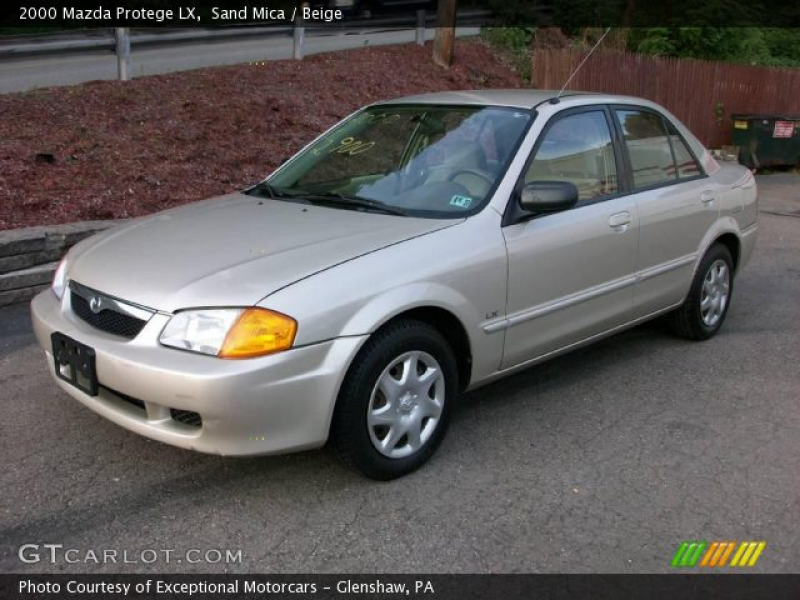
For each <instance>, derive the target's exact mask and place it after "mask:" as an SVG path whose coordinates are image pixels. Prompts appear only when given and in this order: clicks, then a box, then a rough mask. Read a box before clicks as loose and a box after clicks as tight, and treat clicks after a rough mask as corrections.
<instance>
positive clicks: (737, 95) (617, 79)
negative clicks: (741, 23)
mask: <svg viewBox="0 0 800 600" xmlns="http://www.w3.org/2000/svg"><path fill="white" fill-rule="evenodd" d="M585 56H586V51H585V50H580V49H573V48H562V49H536V50H535V51H534V54H533V69H532V79H533V82H532V83H533V85H534V87H536V88H539V89H556V90H558V89H561V86H563V85H564V82H566V81H567V79H568V78H569V76H570V73H572V71H573V70H574V69H575V67H576V66H577V65H579V64H580V62H581V61H582V60H583V59H584V57H585ZM569 89H570V90H582V91H587V92H603V93H609V94H624V95H630V96H640V97H642V98H647V99H648V100H653V101H654V102H658V103H659V104H661V105H662V106H665V107H666V108H667V109H668V110H669V111H671V112H672V113H673V114H674V115H675V116H677V117H678V118H679V119H680V120H681V121H683V122H684V124H686V126H687V127H689V129H691V130H692V132H693V133H694V134H695V135H696V136H697V137H698V138H699V139H700V140H701V141H702V142H703V143H704V144H706V145H707V146H709V147H712V148H718V147H720V146H722V145H723V144H730V142H731V129H732V127H733V123H732V121H731V115H732V114H742V113H758V114H761V113H776V114H791V115H797V116H799V117H800V69H789V68H774V67H753V66H749V65H738V64H732V63H723V62H713V61H705V60H693V59H678V58H658V57H653V56H646V55H642V54H632V53H627V52H595V54H593V55H592V56H591V57H590V58H589V60H588V61H586V64H585V65H583V68H582V69H581V70H580V71H579V72H578V73H577V75H575V77H574V78H573V79H572V81H571V82H570V84H569Z"/></svg>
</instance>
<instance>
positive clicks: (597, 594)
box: [0, 574, 800, 600]
mask: <svg viewBox="0 0 800 600" xmlns="http://www.w3.org/2000/svg"><path fill="white" fill-rule="evenodd" d="M0 597H1V598H3V599H4V600H8V599H11V598H14V599H22V598H50V599H53V600H57V599H58V600H60V599H62V598H72V599H81V600H89V599H95V598H136V599H151V598H152V599H157V598H170V599H173V600H210V599H212V598H213V599H215V600H234V599H240V598H245V599H248V598H252V599H254V600H255V599H256V598H258V599H264V598H273V599H275V600H286V599H290V598H291V599H293V600H298V599H312V598H313V599H317V598H318V599H320V600H323V599H325V600H327V599H331V600H333V599H336V600H352V599H356V598H358V599H365V598H398V599H399V598H408V599H410V600H422V599H431V600H432V599H434V598H435V599H436V600H470V599H475V600H478V599H480V600H489V599H494V598H501V599H502V600H523V599H524V600H530V599H534V598H535V599H539V598H547V599H551V598H552V599H559V600H560V599H563V600H580V599H583V598H591V599H592V600H602V599H611V598H614V599H624V600H629V599H630V600H632V599H637V598H646V599H647V600H660V599H662V598H663V599H670V600H673V599H678V598H679V599H680V600H693V599H697V600H713V599H716V598H725V599H727V600H744V599H751V598H752V599H759V600H760V599H767V598H768V599H770V600H790V599H792V600H793V599H797V598H798V597H800V575H741V574H721V575H318V576H312V575H105V576H104V575H72V576H71V575H29V576H28V575H0Z"/></svg>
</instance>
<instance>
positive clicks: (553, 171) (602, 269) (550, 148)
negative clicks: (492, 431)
mask: <svg viewBox="0 0 800 600" xmlns="http://www.w3.org/2000/svg"><path fill="white" fill-rule="evenodd" d="M610 118H611V115H610V113H609V112H608V111H607V110H606V109H605V108H604V107H601V106H593V107H588V108H581V109H576V110H571V111H565V112H563V113H559V114H558V115H556V116H555V117H553V118H552V120H551V121H550V122H549V123H548V124H547V125H546V126H545V128H544V130H543V131H542V134H541V135H540V141H539V142H537V144H536V146H535V147H534V150H533V158H532V160H531V161H529V163H528V167H527V168H526V170H525V173H524V181H523V182H522V183H529V182H532V181H569V182H572V183H574V184H575V185H576V186H577V188H578V191H579V201H578V204H577V205H576V206H575V207H574V208H572V209H570V210H566V211H562V212H558V213H555V214H542V215H538V216H534V217H533V218H530V219H527V220H524V221H522V222H519V223H515V224H511V225H508V226H506V227H505V228H504V229H503V234H504V236H505V240H506V246H507V249H508V261H509V262H508V265H509V271H508V301H507V313H506V316H507V322H506V325H507V329H506V338H505V352H504V355H503V361H502V367H501V368H508V367H513V366H515V365H518V364H520V363H523V362H525V361H528V360H531V359H535V358H537V357H541V356H544V355H547V354H549V353H552V352H554V351H556V350H558V349H561V348H564V347H566V346H570V345H572V344H575V343H577V342H580V341H582V340H584V339H586V338H590V337H592V336H595V335H597V334H600V333H603V332H605V331H608V330H609V329H613V328H614V327H616V326H619V325H621V324H623V323H625V322H627V321H628V320H630V311H631V309H632V306H633V287H634V286H633V284H634V283H635V281H636V278H635V270H636V259H637V256H636V253H637V244H638V220H639V219H638V214H637V208H636V203H635V201H634V200H633V198H632V197H631V196H625V195H621V194H620V191H621V190H620V189H619V184H618V182H619V177H618V172H619V171H618V165H619V164H620V159H619V147H618V144H617V143H616V141H615V137H614V136H613V135H612V131H614V129H613V128H612V127H611V122H610ZM512 201H513V202H516V199H513V200H512Z"/></svg>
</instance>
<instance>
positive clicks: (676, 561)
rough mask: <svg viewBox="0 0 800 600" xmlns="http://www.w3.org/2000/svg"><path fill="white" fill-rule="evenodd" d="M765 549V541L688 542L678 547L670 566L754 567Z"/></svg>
mask: <svg viewBox="0 0 800 600" xmlns="http://www.w3.org/2000/svg"><path fill="white" fill-rule="evenodd" d="M766 547H767V542H765V541H753V540H748V541H746V542H738V541H730V540H715V541H711V542H707V541H704V540H688V541H684V542H681V543H680V544H679V545H678V548H677V550H676V551H675V554H674V555H673V556H672V561H671V562H670V566H672V567H673V568H691V567H707V568H721V567H754V566H755V565H756V563H757V562H758V559H759V558H761V554H762V553H763V552H764V548H766Z"/></svg>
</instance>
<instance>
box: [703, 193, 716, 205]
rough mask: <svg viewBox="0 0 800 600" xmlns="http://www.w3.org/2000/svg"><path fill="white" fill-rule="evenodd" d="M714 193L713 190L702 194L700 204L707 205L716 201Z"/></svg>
mask: <svg viewBox="0 0 800 600" xmlns="http://www.w3.org/2000/svg"><path fill="white" fill-rule="evenodd" d="M714 197H715V196H714V192H712V191H711V190H706V191H705V192H703V193H701V194H700V202H702V203H703V204H705V205H708V204H711V203H712V202H713V201H714Z"/></svg>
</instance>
